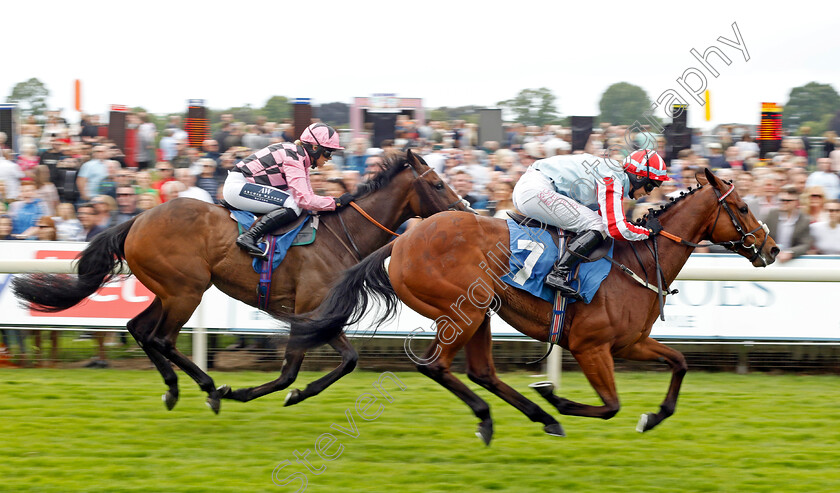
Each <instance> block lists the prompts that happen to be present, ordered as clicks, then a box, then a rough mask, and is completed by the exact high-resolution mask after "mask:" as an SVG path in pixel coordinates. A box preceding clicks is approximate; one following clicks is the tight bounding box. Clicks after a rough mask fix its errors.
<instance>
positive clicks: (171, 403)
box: [160, 390, 178, 411]
mask: <svg viewBox="0 0 840 493" xmlns="http://www.w3.org/2000/svg"><path fill="white" fill-rule="evenodd" d="M160 397H161V399H163V404H164V405H165V406H166V410H167V411H171V410H172V409H173V408H174V407H175V404H177V403H178V396H177V395H175V394H173V393H172V392H171V391H168V390H167V391H166V393H165V394H163V395H162V396H160Z"/></svg>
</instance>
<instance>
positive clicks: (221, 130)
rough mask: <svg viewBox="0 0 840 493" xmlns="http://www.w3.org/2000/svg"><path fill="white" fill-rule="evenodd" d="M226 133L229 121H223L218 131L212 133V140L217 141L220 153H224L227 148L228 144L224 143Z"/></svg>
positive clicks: (228, 133) (228, 132)
mask: <svg viewBox="0 0 840 493" xmlns="http://www.w3.org/2000/svg"><path fill="white" fill-rule="evenodd" d="M228 135H230V123H229V122H225V121H223V122H222V126H221V127H220V128H219V131H218V132H216V133H215V134H213V140H215V141H216V142H218V144H219V153H221V154H224V153H226V152H227V150H228V146H227V144H226V141H227V138H228Z"/></svg>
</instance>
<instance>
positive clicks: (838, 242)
mask: <svg viewBox="0 0 840 493" xmlns="http://www.w3.org/2000/svg"><path fill="white" fill-rule="evenodd" d="M825 211H826V214H827V215H828V220H826V221H819V222H816V223H811V226H810V228H811V236H812V237H813V239H814V250H815V252H816V253H818V254H821V255H840V227H838V223H839V222H840V200H836V199H832V200H828V201H826V203H825Z"/></svg>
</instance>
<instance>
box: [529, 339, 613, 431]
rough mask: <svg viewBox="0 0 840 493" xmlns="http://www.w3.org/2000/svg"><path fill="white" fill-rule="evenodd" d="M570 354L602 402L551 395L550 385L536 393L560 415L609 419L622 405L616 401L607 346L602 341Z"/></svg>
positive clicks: (611, 360)
mask: <svg viewBox="0 0 840 493" xmlns="http://www.w3.org/2000/svg"><path fill="white" fill-rule="evenodd" d="M572 354H573V355H574V357H575V359H576V360H577V362H578V364H579V365H580V368H581V370H583V373H584V375H586V379H587V380H589V384H590V385H592V388H594V389H595V392H597V393H598V396H599V397H600V398H601V400H602V401H604V405H603V406H590V405H587V404H580V403H578V402H574V401H570V400H568V399H564V398H562V397H557V396H556V395H554V394H553V387H550V386H545V387H539V388H536V390H537V392H539V394H540V395H542V396H543V397H545V399H546V400H548V402H550V403H551V404H552V405H553V406H554V407H556V408H557V410H558V411H560V413H561V414H566V415H570V416H585V417H589V418H601V419H610V418H612V417H613V416H615V415H616V413H618V410H619V409H620V407H621V404H620V403H619V400H618V392H617V391H616V389H615V378H614V376H613V367H614V362H613V358H612V354H610V349H609V346H607V345H606V344H604V345H602V346H598V347H595V348H592V349H589V350H586V351H583V352H572Z"/></svg>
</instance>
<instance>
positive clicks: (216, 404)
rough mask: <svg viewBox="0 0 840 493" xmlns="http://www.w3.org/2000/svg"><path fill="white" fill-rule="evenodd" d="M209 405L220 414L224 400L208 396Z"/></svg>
mask: <svg viewBox="0 0 840 493" xmlns="http://www.w3.org/2000/svg"><path fill="white" fill-rule="evenodd" d="M207 407H209V408H210V409H211V410H212V411H213V412H214V413H216V414H219V410H220V409H221V408H222V401H221V400H219V399H218V398H213V397H208V398H207Z"/></svg>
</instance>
